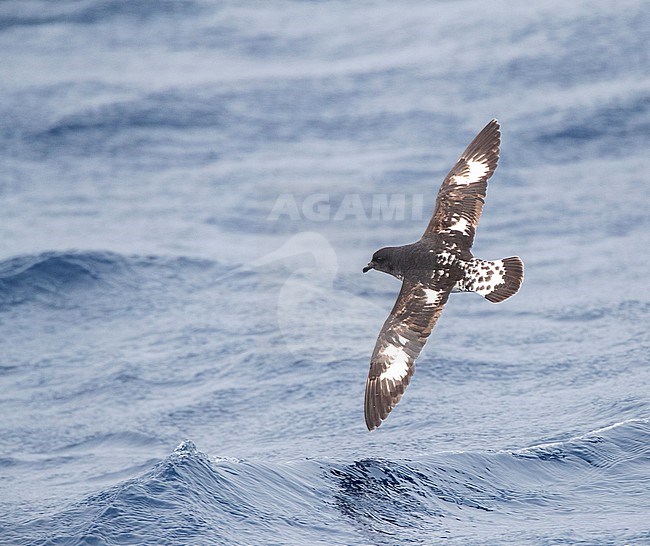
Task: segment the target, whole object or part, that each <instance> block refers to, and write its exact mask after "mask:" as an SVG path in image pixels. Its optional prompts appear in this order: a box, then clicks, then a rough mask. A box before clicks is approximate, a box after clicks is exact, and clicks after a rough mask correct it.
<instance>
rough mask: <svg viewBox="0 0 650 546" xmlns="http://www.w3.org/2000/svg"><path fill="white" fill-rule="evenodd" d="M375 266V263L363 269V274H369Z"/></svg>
mask: <svg viewBox="0 0 650 546" xmlns="http://www.w3.org/2000/svg"><path fill="white" fill-rule="evenodd" d="M375 265H376V264H375V262H370V263H369V264H368V265H367V266H366V267H364V268H363V272H364V273H368V271H370V270H371V269H374V268H375Z"/></svg>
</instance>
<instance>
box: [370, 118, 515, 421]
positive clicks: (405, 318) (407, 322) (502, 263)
mask: <svg viewBox="0 0 650 546" xmlns="http://www.w3.org/2000/svg"><path fill="white" fill-rule="evenodd" d="M500 139H501V134H500V132H499V122H498V121H497V120H496V119H493V120H492V121H490V123H488V124H487V125H486V126H485V127H484V128H483V130H482V131H481V132H480V133H479V134H478V135H477V136H476V138H475V139H474V140H472V142H471V143H470V145H469V146H468V147H467V149H466V150H465V151H464V152H463V154H462V155H461V156H460V159H459V160H458V162H457V163H456V165H454V167H453V169H451V171H449V174H448V175H447V176H446V177H445V179H444V180H443V181H442V186H441V187H440V190H439V191H438V197H437V199H436V205H435V209H434V211H433V216H432V217H431V220H430V222H429V225H428V226H427V228H426V230H425V231H424V234H423V235H422V237H421V239H420V240H419V241H417V242H416V243H412V244H410V245H404V246H398V247H386V248H382V249H380V250H378V251H377V252H375V253H374V254H373V256H372V260H371V262H370V263H369V264H368V265H367V266H366V267H364V268H363V272H364V273H366V272H367V271H369V270H371V269H376V270H377V271H383V272H384V273H388V274H389V275H393V276H394V277H397V278H398V279H400V280H401V281H402V289H401V290H400V293H399V296H398V297H397V301H396V302H395V306H394V307H393V310H392V311H391V312H390V315H389V316H388V318H387V319H386V322H385V323H384V326H383V327H382V329H381V332H380V333H379V337H378V338H377V343H376V344H375V350H374V351H373V353H372V358H371V359H370V372H369V374H368V380H367V381H366V397H365V417H366V425H367V427H368V430H373V429H375V428H377V427H378V426H379V425H380V424H381V422H382V421H383V420H384V419H386V417H387V416H388V414H389V413H390V412H391V410H392V409H393V408H394V407H395V405H396V404H397V402H399V400H400V398H401V397H402V394H404V390H405V389H406V387H407V386H408V384H409V381H410V380H411V376H412V375H413V372H414V371H415V359H416V358H417V357H418V355H419V354H420V351H421V350H422V347H424V344H425V343H426V341H427V338H428V337H429V334H430V333H431V330H433V327H434V326H435V324H436V321H437V320H438V318H439V317H440V314H441V313H442V309H443V307H444V306H445V303H447V299H448V298H449V294H450V293H451V292H476V293H477V294H480V295H481V296H483V297H484V298H485V299H487V300H488V301H490V302H492V303H499V302H501V301H503V300H505V299H507V298H509V297H510V296H512V295H513V294H515V293H516V292H517V291H518V290H519V287H520V286H521V281H522V280H523V276H524V264H523V262H522V261H521V259H520V258H519V257H512V258H504V259H503V260H495V261H487V260H480V259H478V258H474V256H473V255H472V253H471V252H470V249H471V248H472V243H473V242H474V233H475V231H476V226H477V225H478V221H479V218H480V216H481V211H482V210H483V203H484V202H485V194H486V191H487V181H488V179H489V178H490V176H492V173H493V172H494V170H495V169H496V167H497V161H498V159H499V144H500Z"/></svg>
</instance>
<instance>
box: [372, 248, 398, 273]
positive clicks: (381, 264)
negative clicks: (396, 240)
mask: <svg viewBox="0 0 650 546" xmlns="http://www.w3.org/2000/svg"><path fill="white" fill-rule="evenodd" d="M397 258H398V252H396V249H395V248H393V247H386V248H380V249H379V250H378V251H377V252H375V253H374V254H373V255H372V260H370V263H369V264H368V265H367V266H366V267H364V268H363V272H364V273H367V272H368V271H370V270H371V269H376V270H377V271H383V272H384V273H388V274H389V275H393V276H394V277H397V278H398V279H400V278H402V272H401V268H400V267H399V263H398V259H397Z"/></svg>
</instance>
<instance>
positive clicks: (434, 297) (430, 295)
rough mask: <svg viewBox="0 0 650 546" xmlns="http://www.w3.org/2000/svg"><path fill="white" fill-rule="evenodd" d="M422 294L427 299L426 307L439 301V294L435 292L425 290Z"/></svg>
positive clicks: (429, 289) (428, 289)
mask: <svg viewBox="0 0 650 546" xmlns="http://www.w3.org/2000/svg"><path fill="white" fill-rule="evenodd" d="M424 294H425V296H426V297H427V304H428V305H435V304H437V303H438V301H439V300H440V294H441V293H440V292H438V291H437V290H432V289H431V288H425V289H424Z"/></svg>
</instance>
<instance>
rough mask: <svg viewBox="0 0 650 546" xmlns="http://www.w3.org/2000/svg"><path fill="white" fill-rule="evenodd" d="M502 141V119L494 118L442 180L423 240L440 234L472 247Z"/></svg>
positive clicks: (463, 247)
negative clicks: (500, 125) (500, 123)
mask: <svg viewBox="0 0 650 546" xmlns="http://www.w3.org/2000/svg"><path fill="white" fill-rule="evenodd" d="M500 142H501V133H500V131H499V122H498V121H497V120H496V119H493V120H492V121H491V122H490V123H488V124H487V125H486V126H485V127H484V128H483V130H482V131H481V132H480V133H479V134H478V135H476V138H475V139H474V140H472V142H471V143H470V145H469V146H468V147H467V149H466V150H465V151H464V152H463V155H461V156H460V159H459V160H458V162H457V163H456V165H454V168H453V169H451V171H449V174H448V175H447V176H446V177H445V179H444V180H443V182H442V186H441V187H440V191H438V197H437V199H436V207H435V210H434V211H433V216H432V217H431V221H430V222H429V225H428V226H427V229H426V230H425V232H424V235H423V236H422V238H423V239H426V238H427V237H430V236H432V235H433V234H436V233H437V234H439V235H442V237H443V239H444V240H446V241H447V242H449V243H450V244H454V243H455V244H457V245H458V247H459V248H461V249H463V250H469V249H470V248H471V247H472V243H473V242H474V234H475V233H476V226H477V225H478V221H479V218H480V217H481V212H482V211H483V203H484V202H485V194H486V192H487V181H488V179H489V178H490V176H492V173H493V172H494V170H495V169H496V168H497V161H498V160H499V144H500Z"/></svg>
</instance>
